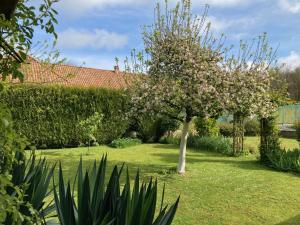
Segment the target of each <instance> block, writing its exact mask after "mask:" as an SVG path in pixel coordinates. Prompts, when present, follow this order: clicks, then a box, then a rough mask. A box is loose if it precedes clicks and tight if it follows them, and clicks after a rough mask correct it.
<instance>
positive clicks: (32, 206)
mask: <svg viewBox="0 0 300 225" xmlns="http://www.w3.org/2000/svg"><path fill="white" fill-rule="evenodd" d="M15 158H16V162H15V164H14V165H13V169H12V183H13V185H14V186H16V187H19V188H20V189H21V190H22V194H23V198H22V204H21V205H20V208H19V212H20V213H21V214H22V215H23V216H25V217H33V216H36V217H37V220H39V219H40V220H41V221H40V222H41V223H42V224H46V221H45V218H46V217H47V216H49V215H50V214H51V213H52V212H54V211H55V205H54V204H53V202H50V203H48V204H46V200H45V199H46V198H47V197H48V196H50V195H51V193H52V190H49V184H50V182H51V178H52V176H53V172H54V168H55V165H53V166H52V167H49V166H48V165H47V163H46V159H40V160H36V158H35V156H34V155H32V156H31V157H30V158H29V160H25V159H24V155H23V153H21V152H17V153H16V156H15ZM8 193H9V194H10V195H17V194H18V193H15V191H14V190H13V189H11V190H8ZM9 221H11V218H9V216H8V217H7V219H6V223H5V224H10V222H9Z"/></svg>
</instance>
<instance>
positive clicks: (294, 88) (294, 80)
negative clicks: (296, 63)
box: [281, 68, 300, 102]
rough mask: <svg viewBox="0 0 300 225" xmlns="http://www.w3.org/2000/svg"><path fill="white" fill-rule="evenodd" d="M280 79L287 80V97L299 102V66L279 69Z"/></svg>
mask: <svg viewBox="0 0 300 225" xmlns="http://www.w3.org/2000/svg"><path fill="white" fill-rule="evenodd" d="M281 79H283V80H285V81H286V82H287V85H288V93H289V97H290V98H291V99H292V100H295V101H298V102H300V68H297V69H295V70H293V71H289V70H287V71H281Z"/></svg>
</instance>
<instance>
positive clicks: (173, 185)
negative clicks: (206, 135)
mask: <svg viewBox="0 0 300 225" xmlns="http://www.w3.org/2000/svg"><path fill="white" fill-rule="evenodd" d="M104 153H107V154H108V160H109V167H110V169H111V167H112V165H113V164H119V165H121V164H122V163H123V162H125V163H126V165H127V166H128V167H129V168H130V174H131V177H133V176H134V175H135V171H136V169H137V168H140V169H141V174H142V176H143V178H144V179H145V180H147V179H149V177H151V176H153V177H157V178H158V180H159V187H160V188H162V187H163V183H166V201H167V202H168V203H171V202H174V201H175V200H176V197H177V196H178V195H180V196H181V200H180V205H179V208H178V212H177V214H176V218H175V221H174V224H175V225H194V224H230V225H241V224H249V225H250V224H253V225H258V224H268V225H270V224H281V225H288V224H290V225H297V224H300V176H299V175H295V174H292V173H283V172H277V171H273V170H271V169H269V168H266V167H264V166H262V165H260V164H259V163H258V162H257V161H256V158H255V157H254V156H248V157H240V158H232V157H226V156H223V155H220V154H216V153H210V152H205V151H200V152H195V151H192V150H188V154H187V172H186V174H185V175H184V176H180V175H177V174H175V173H173V172H172V171H173V169H174V168H175V167H176V164H177V157H178V150H177V147H175V146H172V145H161V144H147V145H139V146H135V147H130V148H127V149H120V150H116V149H112V148H109V147H106V146H100V147H93V148H91V149H90V151H89V152H88V151H87V148H77V149H64V150H43V151H38V152H37V154H38V155H42V156H46V157H47V159H48V161H49V162H51V163H54V162H58V161H60V162H61V163H62V166H63V169H64V174H65V175H66V176H67V177H69V178H70V179H73V178H74V176H75V173H76V167H77V162H78V160H79V158H80V156H82V158H83V162H84V166H85V167H88V166H91V165H92V162H93V160H95V159H97V160H98V159H100V157H101V156H102V155H103V154H104ZM56 178H57V176H56Z"/></svg>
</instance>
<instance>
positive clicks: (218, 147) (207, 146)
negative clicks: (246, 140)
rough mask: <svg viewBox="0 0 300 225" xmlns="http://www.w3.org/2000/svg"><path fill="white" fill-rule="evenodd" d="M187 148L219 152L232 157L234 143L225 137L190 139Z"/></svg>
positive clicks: (193, 137) (196, 137)
mask: <svg viewBox="0 0 300 225" xmlns="http://www.w3.org/2000/svg"><path fill="white" fill-rule="evenodd" d="M187 146H188V147H190V148H194V149H201V150H207V151H211V152H219V153H222V154H226V155H232V154H233V149H232V143H231V141H230V139H228V138H224V137H198V136H191V137H189V138H188V142H187Z"/></svg>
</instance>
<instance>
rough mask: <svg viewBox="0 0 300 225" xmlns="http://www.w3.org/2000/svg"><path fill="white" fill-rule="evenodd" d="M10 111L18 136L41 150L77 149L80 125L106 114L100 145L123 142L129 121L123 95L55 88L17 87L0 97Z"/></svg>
mask: <svg viewBox="0 0 300 225" xmlns="http://www.w3.org/2000/svg"><path fill="white" fill-rule="evenodd" d="M0 97H1V99H2V101H3V102H4V103H5V104H6V105H7V106H8V107H9V109H10V110H11V112H12V116H13V120H14V128H15V130H16V132H17V133H19V134H21V135H24V136H26V137H27V138H28V140H29V142H30V143H32V144H33V145H36V146H37V147H38V148H57V147H76V146H78V145H79V144H80V142H83V141H84V139H85V138H84V134H82V133H81V132H80V129H79V122H80V121H82V120H85V119H87V118H89V117H90V116H92V115H94V113H95V112H98V113H100V114H103V120H102V126H101V127H100V128H99V129H98V131H97V132H96V135H95V137H96V139H97V141H98V143H100V144H108V143H110V142H111V141H113V140H115V139H117V138H120V137H121V136H122V135H123V134H124V133H125V132H126V130H127V128H128V124H129V120H128V119H127V118H126V116H125V115H124V114H125V112H126V111H127V109H128V101H127V98H126V95H124V91H119V90H107V89H96V88H89V89H86V88H66V87H55V86H43V87H41V86H24V85H23V86H18V87H12V88H11V89H10V90H8V91H6V92H5V93H1V95H0Z"/></svg>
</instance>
